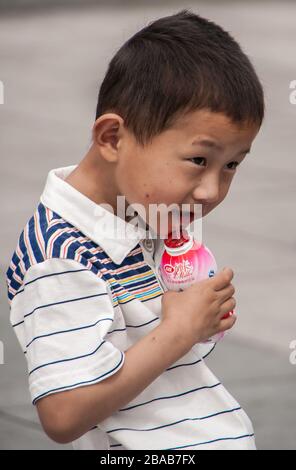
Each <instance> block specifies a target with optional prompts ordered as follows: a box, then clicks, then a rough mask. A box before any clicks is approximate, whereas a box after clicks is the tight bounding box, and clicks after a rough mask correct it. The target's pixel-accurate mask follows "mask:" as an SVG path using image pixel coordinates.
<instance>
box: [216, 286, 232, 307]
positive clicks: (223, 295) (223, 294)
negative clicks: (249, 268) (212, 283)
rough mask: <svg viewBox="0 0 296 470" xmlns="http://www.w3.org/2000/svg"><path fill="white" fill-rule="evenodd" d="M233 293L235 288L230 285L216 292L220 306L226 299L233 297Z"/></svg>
mask: <svg viewBox="0 0 296 470" xmlns="http://www.w3.org/2000/svg"><path fill="white" fill-rule="evenodd" d="M234 293H235V288H234V287H233V285H232V284H230V285H229V286H227V287H224V289H221V290H219V291H218V298H219V302H220V304H223V303H224V302H226V301H227V300H228V299H230V298H231V297H233V295H234Z"/></svg>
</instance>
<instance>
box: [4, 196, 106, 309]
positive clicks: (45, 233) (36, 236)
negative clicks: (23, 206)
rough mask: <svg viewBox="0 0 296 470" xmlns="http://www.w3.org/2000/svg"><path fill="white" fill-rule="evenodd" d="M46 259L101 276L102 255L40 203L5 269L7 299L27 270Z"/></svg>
mask: <svg viewBox="0 0 296 470" xmlns="http://www.w3.org/2000/svg"><path fill="white" fill-rule="evenodd" d="M48 260H71V261H74V262H76V263H79V264H80V265H82V266H83V267H84V268H87V269H89V270H90V271H93V272H94V273H95V274H96V275H98V276H99V277H101V276H102V273H101V269H102V267H103V265H102V263H103V262H104V260H105V261H106V254H105V253H104V251H103V249H102V248H101V247H100V246H98V245H97V244H96V243H95V242H94V241H93V240H91V239H90V238H89V237H87V236H85V235H84V234H83V233H82V232H81V231H80V230H79V229H78V228H77V227H75V226H74V225H72V224H71V223H69V222H67V221H66V220H65V219H64V218H63V217H61V216H60V215H59V214H57V213H56V212H54V211H52V210H51V209H49V208H48V207H46V206H45V205H44V204H43V203H42V202H40V203H39V204H38V207H37V208H36V210H35V212H34V214H33V215H32V217H31V218H30V219H29V220H28V222H27V223H26V225H25V227H24V229H23V230H22V232H21V234H20V236H19V239H18V242H17V246H16V249H15V251H14V253H13V255H12V259H11V262H10V265H9V267H8V269H7V272H6V282H7V287H8V297H9V300H10V301H12V299H13V297H14V295H15V294H16V293H17V292H18V290H19V289H20V288H21V287H22V285H23V283H24V278H25V276H26V274H27V273H28V271H29V270H30V269H31V268H34V267H36V266H37V265H41V264H42V263H45V262H46V261H48Z"/></svg>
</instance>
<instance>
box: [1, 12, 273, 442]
mask: <svg viewBox="0 0 296 470" xmlns="http://www.w3.org/2000/svg"><path fill="white" fill-rule="evenodd" d="M263 116H264V99H263V91H262V87H261V84H260V82H259V80H258V77H257V75H256V73H255V71H254V68H253V66H252V65H251V63H250V61H249V59H248V58H247V57H246V55H245V54H244V53H243V52H242V50H241V49H240V47H239V45H238V44H237V43H236V42H235V41H234V39H233V38H232V37H231V36H230V35H229V34H228V33H227V32H225V31H224V30H223V29H222V28H221V27H220V26H217V25H216V24H214V23H213V22H210V21H208V20H206V19H204V18H201V17H200V16H198V15H195V14H193V13H191V12H189V11H187V10H184V11H181V12H180V13H178V14H175V15H172V16H168V17H165V18H161V19H159V20H157V21H155V22H154V23H152V24H150V25H148V26H147V27H145V28H144V29H142V30H141V31H139V32H138V33H137V34H135V35H134V36H133V37H132V38H131V39H129V40H128V41H127V42H126V43H125V44H124V45H123V46H122V47H121V48H120V50H119V51H118V52H117V53H116V55H115V56H114V58H113V59H112V61H111V63H110V65H109V68H108V71H107V73H106V76H105V78H104V81H103V83H102V85H101V89H100V93H99V98H98V105H97V113H96V121H95V123H94V126H93V141H92V145H91V147H90V149H89V151H88V152H87V154H86V156H85V157H84V158H83V160H82V161H81V162H80V163H79V165H78V166H71V167H66V168H59V169H55V170H52V171H51V172H50V173H49V175H48V179H47V182H46V186H45V189H44V192H43V194H42V196H41V199H40V203H39V205H38V207H37V209H36V211H35V213H34V215H33V216H32V218H31V219H30V220H29V221H28V223H27V225H26V227H25V228H24V231H23V232H22V234H21V235H20V239H19V243H18V246H17V248H16V251H15V253H14V254H13V257H12V261H11V264H10V267H9V269H8V271H7V284H8V295H9V300H10V305H11V323H12V326H13V328H14V331H15V333H16V335H17V337H18V340H19V342H20V344H21V347H22V349H23V351H24V354H25V355H26V359H27V362H28V373H29V387H30V392H31V396H32V402H33V404H34V405H36V407H37V410H38V414H39V417H40V421H41V423H42V426H43V428H44V430H45V432H46V433H47V434H48V436H50V437H51V438H52V439H53V440H55V441H56V442H59V443H67V442H72V443H73V447H74V448H75V449H112V450H113V449H114V450H118V449H119V450H122V449H124V450H128V449H153V450H156V449H161V450H164V449H170V450H171V449H255V441H254V431H253V427H252V423H251V421H250V420H249V418H248V416H247V415H246V413H245V412H244V411H243V410H242V408H241V407H240V406H239V404H238V403H237V401H236V400H235V399H234V398H233V397H232V396H231V394H230V393H228V392H227V390H226V389H225V388H224V387H223V385H222V384H221V383H220V382H219V380H218V379H217V378H216V377H215V375H214V374H213V373H212V372H211V371H210V370H209V369H208V367H207V366H206V364H205V362H204V360H203V359H204V357H205V356H206V355H207V354H208V353H209V352H210V351H211V350H212V349H213V345H210V346H209V344H202V342H203V341H205V340H206V339H207V338H209V337H210V336H212V335H213V334H215V333H217V332H219V331H225V330H227V329H230V328H231V327H232V326H233V325H234V323H235V321H236V317H235V315H233V316H231V317H229V318H226V319H222V317H223V316H224V315H225V314H226V313H227V312H229V311H230V310H232V309H233V308H234V307H235V300H234V298H233V295H234V287H233V285H232V284H231V281H232V278H233V272H232V270H231V269H230V268H226V269H224V270H222V271H221V272H218V273H217V274H216V275H215V276H214V277H212V278H210V279H207V280H205V281H202V282H199V283H195V284H193V285H192V286H191V287H189V288H188V289H186V290H184V291H183V292H172V291H166V292H165V288H164V286H163V285H162V283H161V280H160V278H159V276H158V274H157V269H156V267H157V266H158V264H159V260H160V257H161V254H162V252H163V248H164V247H163V240H162V238H161V237H160V229H159V225H157V228H156V233H157V238H156V239H151V238H150V237H148V235H147V231H146V228H147V226H146V227H145V226H143V225H142V226H140V227H139V228H140V230H136V227H135V225H134V224H131V223H130V222H129V221H128V216H126V217H124V218H122V217H119V216H118V214H117V206H116V202H117V197H118V196H124V197H125V201H126V204H127V205H130V204H135V203H136V204H141V205H142V207H144V208H145V209H147V210H148V209H149V207H150V205H151V204H165V205H167V206H169V205H170V204H177V206H178V207H181V206H182V205H183V204H187V205H189V210H190V212H192V211H193V209H194V206H195V205H196V204H201V205H202V215H203V216H205V215H206V214H208V213H209V212H210V211H212V210H213V209H214V208H215V207H216V206H217V205H218V204H220V203H221V202H222V201H223V199H224V198H225V196H226V194H227V193H228V190H229V188H230V184H231V182H232V179H233V176H234V174H235V172H236V167H237V165H239V164H240V163H241V162H242V160H243V159H244V157H245V155H246V154H247V153H248V152H249V151H250V147H251V144H252V142H253V140H254V138H255V136H256V135H257V133H258V131H259V128H260V126H261V123H262V120H263ZM106 204H108V205H109V206H106ZM106 207H109V208H106ZM111 209H113V210H114V214H112V210H111ZM114 222H116V225H117V228H118V227H120V228H121V229H124V230H125V236H124V237H121V236H117V235H116V233H115V232H114V231H113V229H112V228H111V227H112V226H114ZM154 228H155V227H154ZM171 229H172V218H171V217H169V221H168V231H170V230H171ZM148 230H150V224H148Z"/></svg>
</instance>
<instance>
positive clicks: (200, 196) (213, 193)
mask: <svg viewBox="0 0 296 470" xmlns="http://www.w3.org/2000/svg"><path fill="white" fill-rule="evenodd" d="M219 194H220V192H219V185H218V184H211V185H209V184H208V185H202V186H198V187H197V188H196V189H195V190H194V191H193V197H194V200H195V201H196V204H203V205H204V204H214V203H216V202H217V201H218V200H219Z"/></svg>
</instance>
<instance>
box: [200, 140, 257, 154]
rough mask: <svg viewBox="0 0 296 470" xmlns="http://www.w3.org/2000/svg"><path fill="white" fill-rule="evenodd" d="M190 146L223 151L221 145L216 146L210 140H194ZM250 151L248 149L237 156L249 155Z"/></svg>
mask: <svg viewBox="0 0 296 470" xmlns="http://www.w3.org/2000/svg"><path fill="white" fill-rule="evenodd" d="M192 145H202V146H204V147H209V148H215V149H216V150H224V148H223V147H222V146H221V145H219V144H217V143H216V142H215V141H214V140H210V139H201V140H194V141H193V142H192ZM250 151H251V148H248V149H245V150H242V151H241V152H239V153H238V155H242V154H243V153H249V152H250Z"/></svg>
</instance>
